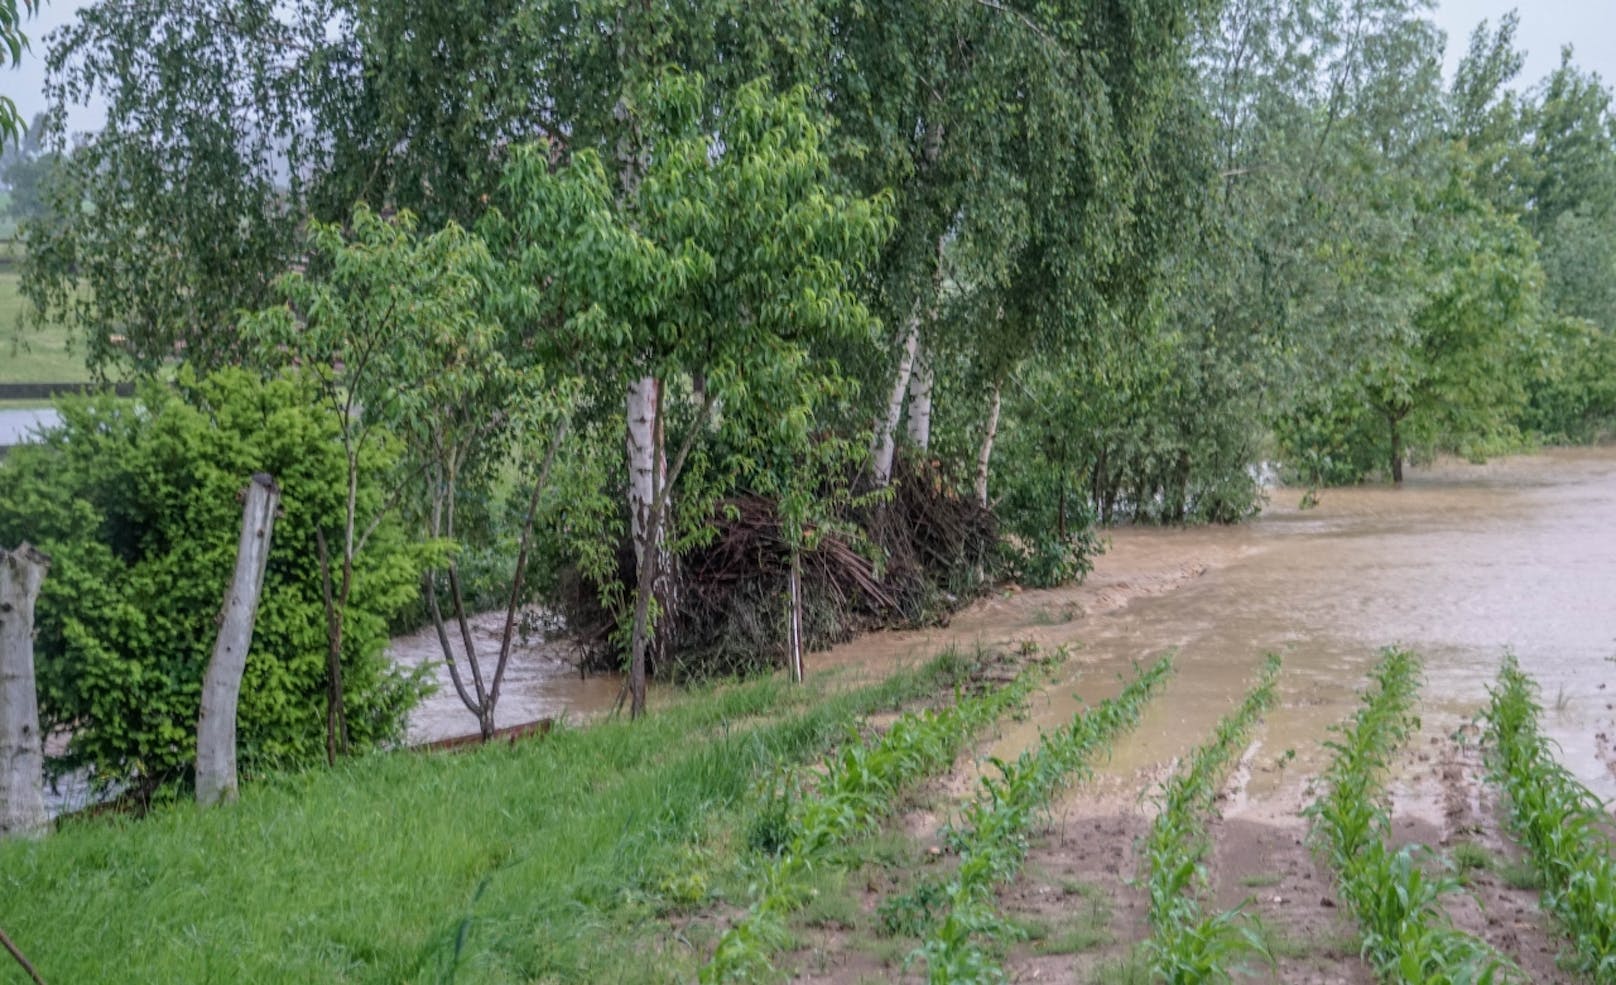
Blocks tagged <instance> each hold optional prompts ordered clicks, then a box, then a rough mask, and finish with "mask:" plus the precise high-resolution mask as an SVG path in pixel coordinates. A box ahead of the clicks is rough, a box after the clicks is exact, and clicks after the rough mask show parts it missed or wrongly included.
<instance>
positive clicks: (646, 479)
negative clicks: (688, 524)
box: [627, 376, 673, 715]
mask: <svg viewBox="0 0 1616 985" xmlns="http://www.w3.org/2000/svg"><path fill="white" fill-rule="evenodd" d="M627 417H628V465H629V515H630V519H631V522H632V528H631V529H632V534H633V537H634V566H635V584H636V586H637V587H636V592H637V594H638V597H637V598H636V599H635V609H636V612H635V620H634V627H635V628H634V631H633V638H632V639H631V641H630V643H631V648H632V656H631V663H630V666H629V690H630V692H631V694H632V697H633V698H634V704H633V706H632V709H631V710H632V712H633V714H635V715H638V714H639V713H640V712H641V711H643V710H644V703H645V675H646V667H647V664H648V663H651V662H654V661H655V660H656V659H657V658H658V657H660V656H661V651H662V643H663V640H664V638H665V635H666V629H667V621H666V617H667V614H668V613H669V612H671V611H672V607H673V598H672V594H673V593H672V588H671V582H672V576H673V572H672V568H673V559H672V557H670V556H669V554H668V542H667V533H666V530H667V524H666V523H664V522H663V519H662V517H661V516H655V515H654V513H655V512H656V511H659V510H660V511H661V512H662V513H664V514H665V513H666V511H667V503H668V498H669V496H668V490H667V488H666V487H667V484H668V482H669V479H670V477H669V475H668V458H667V449H666V439H665V436H664V433H663V424H662V381H661V380H659V379H657V378H656V377H654V376H642V377H641V378H639V379H638V380H635V381H634V382H633V383H632V384H630V386H629V391H628V403H627ZM659 498H660V500H661V503H660V504H659V503H658V500H659ZM653 598H654V599H656V600H657V602H658V609H659V610H660V612H659V614H660V616H661V618H658V619H656V620H655V621H653V620H652V617H651V615H650V611H649V609H650V606H649V603H650V601H651V599H653Z"/></svg>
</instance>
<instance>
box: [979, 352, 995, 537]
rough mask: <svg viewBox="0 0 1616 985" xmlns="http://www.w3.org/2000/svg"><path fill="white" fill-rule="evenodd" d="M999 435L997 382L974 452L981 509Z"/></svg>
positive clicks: (985, 497) (985, 506)
mask: <svg viewBox="0 0 1616 985" xmlns="http://www.w3.org/2000/svg"><path fill="white" fill-rule="evenodd" d="M998 436H999V384H997V383H995V384H993V400H992V401H991V402H990V403H989V404H988V423H987V428H986V429H985V430H984V431H983V433H982V448H981V450H980V451H978V452H977V453H976V501H977V502H978V503H981V504H982V508H983V509H987V506H988V461H989V460H990V459H991V458H992V457H993V440H994V439H995V438H997V437H998Z"/></svg>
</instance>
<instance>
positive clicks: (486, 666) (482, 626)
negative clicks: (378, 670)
mask: <svg viewBox="0 0 1616 985" xmlns="http://www.w3.org/2000/svg"><path fill="white" fill-rule="evenodd" d="M504 628H505V613H503V612H485V613H481V614H479V615H476V616H473V617H472V618H471V636H472V641H473V642H474V643H475V644H476V646H477V652H478V655H479V656H480V657H481V658H482V665H483V673H484V675H486V676H492V674H493V667H494V664H495V662H496V661H497V660H498V657H499V643H500V636H501V634H502V633H503V631H504ZM450 640H451V642H452V643H453V644H454V646H455V652H456V654H459V653H460V652H461V648H460V636H459V634H458V633H457V632H455V630H454V628H453V627H452V626H451V627H450ZM570 651H571V648H570V647H569V646H568V645H567V643H566V642H565V641H562V640H546V639H544V638H543V636H542V635H538V634H534V635H532V636H530V637H528V638H524V637H523V636H522V635H521V634H518V635H517V636H516V638H515V640H514V641H513V642H512V645H511V658H510V662H509V663H508V664H507V665H506V668H505V680H504V683H502V684H501V685H500V694H499V704H498V705H497V706H496V708H495V724H496V725H498V726H499V727H501V728H504V727H506V726H511V725H521V724H525V723H527V722H532V721H537V720H539V719H541V718H557V717H562V716H566V717H571V718H587V717H589V716H590V715H593V714H596V713H597V712H600V711H603V710H605V709H609V708H610V707H612V705H613V703H615V702H616V700H617V692H618V688H619V686H620V685H619V679H618V678H616V677H601V676H594V677H580V676H579V674H578V671H577V669H576V663H575V661H574V660H573V654H572V653H571V652H570ZM388 653H389V654H390V655H391V656H392V658H393V660H394V661H396V662H397V663H399V664H400V665H401V666H404V667H408V668H412V669H413V668H415V667H419V666H423V665H424V666H426V667H428V668H430V671H431V678H432V680H433V682H434V683H436V684H437V692H436V693H435V694H433V695H431V696H429V697H428V698H427V699H426V701H424V702H423V703H422V704H421V705H420V706H419V707H418V708H416V709H415V711H414V712H413V713H411V715H410V722H409V728H408V729H407V731H406V734H405V741H406V742H409V743H411V744H419V743H423V742H432V741H434V740H436V739H448V738H454V737H456V736H462V735H472V734H475V733H476V732H477V718H476V716H475V715H473V714H472V713H471V712H470V711H468V710H467V709H466V706H465V704H464V703H462V702H461V700H460V696H459V694H457V693H456V692H455V689H454V683H453V681H452V680H451V679H450V677H449V668H448V665H447V664H445V663H444V661H443V647H442V645H441V644H439V642H438V634H437V631H436V630H435V629H433V628H432V627H431V626H428V627H426V628H425V629H422V630H420V631H418V632H415V633H412V634H410V635H409V636H400V637H396V638H394V640H393V641H392V643H391V644H390V645H389V646H388ZM461 674H462V678H463V680H464V681H465V682H466V687H467V689H468V690H470V689H471V677H470V671H469V670H467V669H466V665H465V664H464V663H462V664H461Z"/></svg>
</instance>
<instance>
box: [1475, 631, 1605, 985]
mask: <svg viewBox="0 0 1616 985" xmlns="http://www.w3.org/2000/svg"><path fill="white" fill-rule="evenodd" d="M1537 690H1538V688H1537V683H1536V682H1535V681H1533V680H1532V679H1531V678H1530V677H1528V676H1527V675H1526V674H1525V673H1523V672H1522V671H1521V668H1520V665H1519V664H1517V663H1516V661H1515V658H1514V657H1512V656H1511V657H1506V658H1505V659H1504V665H1503V667H1502V669H1500V670H1499V672H1498V684H1497V686H1496V687H1495V688H1493V690H1492V692H1491V693H1492V699H1491V701H1490V702H1489V704H1488V707H1487V730H1486V743H1487V753H1488V755H1487V759H1488V766H1489V768H1490V775H1491V778H1492V780H1493V782H1495V783H1496V784H1498V785H1499V786H1501V787H1502V788H1503V789H1504V792H1505V793H1507V794H1508V795H1509V819H1510V827H1511V828H1512V830H1513V831H1514V833H1515V836H1516V838H1517V839H1519V840H1520V842H1521V843H1522V844H1523V845H1524V846H1525V848H1526V850H1527V854H1528V855H1530V856H1531V860H1532V866H1533V868H1535V869H1536V870H1537V873H1538V875H1539V877H1540V878H1541V880H1542V882H1543V894H1542V900H1541V901H1542V905H1543V908H1544V909H1545V910H1548V911H1549V912H1550V913H1551V914H1553V915H1554V918H1555V920H1556V921H1557V922H1558V923H1559V924H1560V927H1561V929H1562V930H1563V931H1564V932H1565V935H1566V936H1567V937H1568V938H1570V940H1571V943H1572V945H1573V948H1574V952H1575V955H1576V964H1577V966H1578V968H1579V970H1581V971H1582V972H1583V973H1584V974H1585V975H1587V976H1588V978H1589V979H1590V980H1592V981H1595V982H1598V983H1600V985H1610V983H1616V861H1613V860H1612V856H1611V843H1610V838H1609V835H1608V832H1609V827H1610V818H1609V817H1608V816H1607V815H1606V814H1605V808H1604V805H1603V804H1601V803H1600V801H1599V798H1597V797H1595V796H1594V795H1593V794H1592V793H1591V792H1589V790H1588V788H1586V787H1584V786H1583V785H1582V784H1581V783H1579V782H1577V779H1576V777H1574V776H1572V775H1571V773H1570V772H1569V771H1568V770H1567V769H1566V768H1565V767H1564V766H1562V765H1561V764H1560V762H1559V760H1558V759H1557V758H1556V757H1555V755H1554V750H1553V748H1552V747H1551V745H1550V741H1549V739H1547V738H1545V737H1544V735H1543V734H1542V733H1541V732H1540V731H1539V730H1538V715H1539V713H1540V712H1541V711H1542V708H1541V707H1540V706H1539V705H1538V703H1537V699H1536V697H1535V695H1536V693H1537Z"/></svg>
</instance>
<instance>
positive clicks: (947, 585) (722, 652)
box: [560, 462, 1000, 681]
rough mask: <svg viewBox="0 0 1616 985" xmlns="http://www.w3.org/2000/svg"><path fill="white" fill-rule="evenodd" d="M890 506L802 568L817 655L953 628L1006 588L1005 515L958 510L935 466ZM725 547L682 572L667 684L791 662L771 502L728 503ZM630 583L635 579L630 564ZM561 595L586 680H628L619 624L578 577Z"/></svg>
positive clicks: (822, 542) (720, 515)
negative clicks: (946, 625) (1001, 529)
mask: <svg viewBox="0 0 1616 985" xmlns="http://www.w3.org/2000/svg"><path fill="white" fill-rule="evenodd" d="M894 478H895V482H894V484H893V493H892V496H891V498H890V499H889V500H887V501H886V502H884V503H879V504H873V505H869V506H863V507H858V508H852V509H849V511H848V515H847V516H845V517H839V518H837V529H836V530H835V531H834V532H832V531H830V530H821V531H818V532H817V533H818V536H815V537H811V538H810V540H811V541H812V542H813V543H812V547H810V548H809V549H807V550H805V551H804V552H803V554H802V593H803V613H802V631H803V641H804V643H805V645H806V646H807V647H808V649H810V650H814V649H823V648H825V647H828V646H832V645H834V644H836V643H839V642H842V641H844V640H846V639H848V638H850V637H852V636H853V635H854V634H855V633H858V632H862V631H867V630H871V629H882V628H905V627H914V626H923V625H929V624H934V623H942V622H946V621H947V619H948V617H949V615H950V614H952V613H953V612H954V611H955V610H956V609H958V608H959V607H960V606H961V605H963V604H964V603H965V602H967V601H969V600H970V599H971V598H973V597H975V596H976V595H977V594H979V593H980V592H981V591H982V590H983V588H984V587H985V586H986V585H987V584H989V583H991V581H992V580H993V579H995V578H997V577H998V576H999V573H1000V572H999V566H1000V551H999V534H998V525H997V523H996V522H995V520H994V517H993V514H992V513H991V512H990V511H988V510H986V509H983V508H982V507H981V506H980V505H979V504H978V503H976V502H975V501H974V500H972V499H971V498H969V497H964V496H960V495H959V494H958V493H957V492H956V491H955V490H954V488H953V487H952V486H951V484H949V483H948V482H946V481H944V479H943V478H942V476H941V475H940V474H939V473H938V470H937V468H936V467H935V466H934V465H932V464H929V463H920V464H918V465H917V464H916V463H913V462H905V463H900V465H899V467H898V469H897V471H896V474H895V476H894ZM710 522H711V523H712V525H713V527H714V528H715V535H714V536H713V538H712V539H711V540H710V541H709V542H708V543H707V544H706V545H704V546H702V547H698V548H695V549H693V550H691V551H690V552H688V553H686V554H685V555H684V556H683V557H681V558H680V559H679V562H678V571H677V578H676V580H675V585H676V587H675V597H674V602H673V605H672V606H671V607H670V608H671V610H672V611H671V612H670V613H668V614H667V615H665V616H663V617H662V618H661V619H660V620H659V625H658V635H659V637H660V639H659V641H658V642H659V646H658V647H657V648H656V649H657V650H658V652H659V653H660V654H661V656H660V659H658V660H655V661H654V663H655V664H656V665H655V666H653V668H652V671H653V673H654V674H655V675H656V676H657V677H659V678H661V679H663V680H674V681H678V680H696V679H701V678H707V677H722V676H727V675H735V674H746V673H751V672H755V671H758V670H765V669H770V668H773V667H776V666H779V665H780V664H781V663H782V662H783V660H784V655H785V640H786V622H787V618H788V615H789V613H788V608H789V602H788V591H789V589H788V584H789V578H790V570H791V547H790V544H789V543H788V541H787V538H786V536H785V533H784V531H783V529H782V526H781V522H780V517H779V513H778V510H777V509H776V504H775V502H774V501H773V500H772V499H769V498H767V497H764V496H758V495H752V494H740V495H736V496H732V497H730V498H727V499H725V500H723V501H721V502H720V503H719V504H718V506H717V508H716V509H715V510H714V514H713V517H712V519H711V521H710ZM619 554H620V571H621V574H620V577H623V578H624V579H625V582H627V581H628V580H629V579H630V578H631V575H632V572H633V570H634V565H633V552H632V548H631V546H630V545H628V544H625V545H623V547H622V548H621V550H620V551H619ZM569 582H570V583H564V584H563V586H562V592H561V595H562V598H561V599H560V607H561V610H562V612H563V613H564V615H565V616H566V621H567V624H568V626H569V627H570V628H571V629H572V631H573V635H574V637H575V638H576V639H578V640H580V641H581V644H582V646H583V647H584V651H585V653H584V658H585V659H584V663H585V666H586V667H587V668H588V669H607V668H615V667H618V666H621V660H622V657H621V649H620V644H618V643H616V642H615V641H614V635H613V630H614V628H615V626H616V622H615V619H614V617H613V615H612V613H611V612H609V611H608V610H607V609H606V608H605V607H604V606H602V605H601V604H600V601H599V598H600V593H599V591H598V586H595V585H593V584H591V583H589V582H587V581H586V580H584V579H582V578H579V577H576V576H574V577H572V578H571V579H569Z"/></svg>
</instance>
